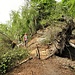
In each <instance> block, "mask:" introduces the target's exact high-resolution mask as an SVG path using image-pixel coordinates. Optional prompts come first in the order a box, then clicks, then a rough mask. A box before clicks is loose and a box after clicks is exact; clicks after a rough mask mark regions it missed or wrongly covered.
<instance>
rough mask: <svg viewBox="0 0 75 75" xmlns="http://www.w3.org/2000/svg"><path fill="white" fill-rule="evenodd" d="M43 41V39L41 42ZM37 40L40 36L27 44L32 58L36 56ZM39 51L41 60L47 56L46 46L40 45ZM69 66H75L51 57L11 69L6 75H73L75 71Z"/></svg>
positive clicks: (65, 60)
mask: <svg viewBox="0 0 75 75" xmlns="http://www.w3.org/2000/svg"><path fill="white" fill-rule="evenodd" d="M43 34H44V33H43ZM43 39H44V38H42V39H41V40H43ZM39 40H40V36H38V35H36V36H35V37H34V38H33V39H32V40H31V41H30V42H29V43H28V49H29V50H30V54H31V56H33V57H34V56H35V54H36V49H37V48H36V44H38V43H39ZM39 49H40V54H41V59H43V58H45V57H46V56H47V55H48V48H47V46H44V45H41V48H39ZM69 65H73V66H75V61H71V60H69V59H67V58H60V57H57V56H53V57H51V58H49V59H47V60H39V59H37V58H34V59H32V60H29V61H27V62H26V63H23V64H22V65H20V66H18V67H17V68H15V69H13V70H12V71H11V72H9V73H7V74H6V75H75V70H74V69H72V68H71V67H70V66H69Z"/></svg>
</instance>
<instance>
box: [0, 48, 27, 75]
mask: <svg viewBox="0 0 75 75" xmlns="http://www.w3.org/2000/svg"><path fill="white" fill-rule="evenodd" d="M27 56H28V51H27V50H25V49H22V48H21V49H20V48H19V49H16V50H9V51H8V52H6V53H5V54H3V55H1V57H0V75H3V74H4V73H6V72H7V71H9V70H10V69H12V68H13V67H14V66H16V65H17V63H18V61H19V60H22V59H25V58H27Z"/></svg>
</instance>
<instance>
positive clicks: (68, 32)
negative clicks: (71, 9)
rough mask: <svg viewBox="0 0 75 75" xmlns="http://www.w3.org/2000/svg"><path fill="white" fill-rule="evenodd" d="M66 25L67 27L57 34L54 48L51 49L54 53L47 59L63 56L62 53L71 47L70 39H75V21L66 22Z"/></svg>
mask: <svg viewBox="0 0 75 75" xmlns="http://www.w3.org/2000/svg"><path fill="white" fill-rule="evenodd" d="M66 24H67V25H66V26H65V27H64V28H63V29H62V31H61V32H59V33H57V36H56V39H55V40H54V43H53V47H51V48H50V49H51V51H53V52H52V53H50V55H49V56H48V57H47V58H49V57H51V56H53V55H54V54H59V55H61V54H62V52H63V51H64V50H66V48H68V47H69V46H70V44H69V41H70V39H72V38H75V35H73V34H72V31H73V30H74V29H75V23H74V22H73V19H70V20H69V21H66ZM47 58H46V59H47Z"/></svg>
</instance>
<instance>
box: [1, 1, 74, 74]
mask: <svg viewBox="0 0 75 75" xmlns="http://www.w3.org/2000/svg"><path fill="white" fill-rule="evenodd" d="M74 8H75V0H62V1H61V2H56V1H55V0H40V1H38V0H31V1H28V0H27V1H26V4H25V5H24V6H21V9H20V10H19V11H11V14H10V20H9V21H8V23H7V24H0V55H1V57H0V75H1V74H4V73H6V72H7V71H8V70H9V69H10V68H12V67H13V66H14V65H15V63H16V61H17V60H19V59H22V58H25V57H27V55H28V52H27V50H25V49H22V48H20V49H19V48H16V47H15V48H14V49H12V47H11V46H12V42H13V41H15V42H16V43H17V44H18V43H19V41H20V40H21V41H23V35H24V33H25V32H26V33H27V34H28V38H29V40H30V38H31V37H32V36H33V35H35V34H36V33H37V30H39V29H44V28H45V27H47V26H52V23H54V22H55V21H57V20H58V19H59V18H60V17H61V16H62V15H64V16H65V17H72V18H74V17H75V14H74V13H75V10H74Z"/></svg>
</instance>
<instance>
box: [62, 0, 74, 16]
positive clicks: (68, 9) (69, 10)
mask: <svg viewBox="0 0 75 75" xmlns="http://www.w3.org/2000/svg"><path fill="white" fill-rule="evenodd" d="M62 9H63V11H64V12H65V13H66V14H67V15H69V16H71V17H75V14H74V13H75V10H74V9H75V0H62Z"/></svg>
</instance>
